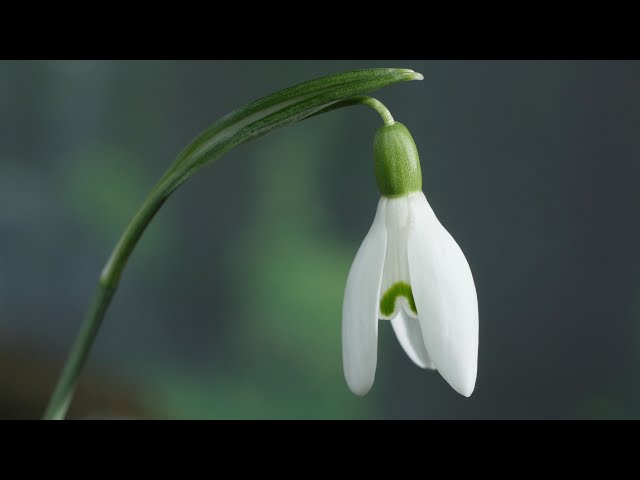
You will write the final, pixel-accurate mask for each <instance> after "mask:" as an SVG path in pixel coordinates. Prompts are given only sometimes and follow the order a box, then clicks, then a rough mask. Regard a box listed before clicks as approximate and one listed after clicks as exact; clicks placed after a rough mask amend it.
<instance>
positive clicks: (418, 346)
mask: <svg viewBox="0 0 640 480" xmlns="http://www.w3.org/2000/svg"><path fill="white" fill-rule="evenodd" d="M391 326H392V327H393V331H394V332H395V333H396V337H398V342H400V345H402V348H404V351H405V352H406V353H407V355H408V356H409V358H410V359H411V360H413V363H415V364H416V365H418V366H419V367H421V368H430V369H431V370H435V368H436V367H435V365H434V364H433V362H432V361H431V359H430V358H429V354H428V353H427V349H426V348H424V340H423V339H422V330H421V329H420V322H419V321H418V319H417V318H412V317H410V316H409V315H407V314H406V313H405V312H404V311H403V310H400V313H398V315H396V317H395V318H394V319H393V320H391Z"/></svg>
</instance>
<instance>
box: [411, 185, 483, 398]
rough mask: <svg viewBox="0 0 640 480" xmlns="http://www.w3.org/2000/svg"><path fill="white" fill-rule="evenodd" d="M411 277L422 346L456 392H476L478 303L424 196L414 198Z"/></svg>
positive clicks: (460, 257) (463, 263)
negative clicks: (422, 341) (422, 340)
mask: <svg viewBox="0 0 640 480" xmlns="http://www.w3.org/2000/svg"><path fill="white" fill-rule="evenodd" d="M411 201H412V227H411V230H410V232H409V240H408V246H409V249H408V254H409V273H410V276H411V285H412V289H413V296H414V298H415V301H416V307H417V309H418V318H419V320H420V326H421V327H422V335H423V338H424V343H425V346H426V348H427V351H428V352H429V356H430V357H431V360H433V363H434V364H435V366H436V368H437V369H438V371H439V372H440V374H441V375H442V376H443V377H444V379H445V380H446V381H447V382H449V385H451V386H452V387H453V388H454V389H455V390H456V391H457V392H458V393H460V394H462V395H464V396H465V397H468V396H469V395H471V393H472V392H473V389H474V387H475V383H476V374H477V369H478V299H477V297H476V288H475V285H474V283H473V277H472V275H471V269H470V268H469V264H468V263H467V260H466V258H465V256H464V254H463V253H462V250H460V247H459V246H458V244H457V243H456V242H455V240H454V239H453V238H452V237H451V235H449V232H447V231H446V230H445V228H444V227H443V226H442V225H441V224H440V222H439V221H438V219H437V218H436V216H435V214H434V213H433V210H431V207H430V206H429V204H428V202H427V199H426V198H425V196H424V194H423V193H422V192H418V193H415V194H412V195H411Z"/></svg>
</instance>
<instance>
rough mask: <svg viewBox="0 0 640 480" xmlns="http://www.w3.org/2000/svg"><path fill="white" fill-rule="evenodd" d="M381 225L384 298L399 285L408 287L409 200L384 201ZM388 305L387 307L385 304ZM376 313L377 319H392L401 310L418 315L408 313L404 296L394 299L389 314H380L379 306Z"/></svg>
mask: <svg viewBox="0 0 640 480" xmlns="http://www.w3.org/2000/svg"><path fill="white" fill-rule="evenodd" d="M384 215H385V219H384V223H385V226H386V228H387V248H386V251H385V257H384V269H383V273H382V285H381V289H380V298H381V299H384V296H385V294H386V293H387V291H388V290H389V289H390V288H392V287H393V286H396V285H397V284H398V283H400V284H406V285H407V286H410V285H411V279H410V277H409V261H408V257H407V237H408V235H409V225H410V222H409V219H410V204H409V198H408V197H406V196H404V197H398V198H390V199H388V200H387V204H386V207H385V212H384ZM387 306H388V305H387ZM380 307H381V308H380V311H379V313H378V315H379V318H380V319H384V320H391V319H392V318H395V317H396V316H397V315H398V312H400V310H402V309H403V308H404V309H405V311H406V312H407V313H408V314H409V315H411V316H413V317H414V318H418V315H417V314H416V313H415V312H413V311H412V310H411V306H410V304H409V300H408V298H407V297H405V296H397V297H395V300H394V302H393V303H392V304H391V309H390V311H389V310H387V311H384V312H383V311H382V310H383V308H382V305H380Z"/></svg>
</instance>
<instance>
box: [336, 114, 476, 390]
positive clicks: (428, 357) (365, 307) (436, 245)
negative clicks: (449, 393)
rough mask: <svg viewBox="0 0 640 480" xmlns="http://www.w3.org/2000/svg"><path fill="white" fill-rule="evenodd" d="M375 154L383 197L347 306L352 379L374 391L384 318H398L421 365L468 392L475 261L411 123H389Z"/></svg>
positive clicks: (400, 332) (472, 371)
mask: <svg viewBox="0 0 640 480" xmlns="http://www.w3.org/2000/svg"><path fill="white" fill-rule="evenodd" d="M374 152H375V167H376V177H377V181H378V186H379V188H380V192H381V194H382V197H381V198H380V201H379V202H378V209H377V211H376V215H375V218H374V220H373V224H372V226H371V228H370V230H369V232H368V233H367V235H366V237H365V239H364V241H363V242H362V245H361V246H360V249H359V250H358V253H357V254H356V257H355V260H354V261H353V265H352V266H351V270H350V272H349V277H348V279H347V285H346V289H345V296H344V304H343V310H342V351H343V364H344V374H345V378H346V380H347V384H348V385H349V388H350V389H351V391H352V392H353V393H355V394H357V395H365V394H366V393H367V392H368V391H369V390H370V389H371V386H372V385H373V380H374V377H375V371H376V363H377V350H378V320H379V319H380V320H390V321H391V325H392V327H393V330H394V332H395V334H396V336H397V338H398V341H399V342H400V344H401V345H402V347H403V348H404V350H405V352H406V353H407V355H408V356H409V358H411V360H413V362H414V363H416V364H417V365H418V366H420V367H422V368H426V369H432V370H438V371H439V372H440V374H441V375H442V376H443V377H444V379H445V380H446V381H447V382H448V383H449V384H450V385H451V386H452V387H453V388H454V389H455V390H456V391H457V392H458V393H460V394H462V395H464V396H465V397H468V396H470V395H471V393H472V392H473V389H474V387H475V382H476V373H477V359H478V301H477V297H476V289H475V285H474V282H473V277H472V275H471V270H470V268H469V264H468V263H467V260H466V258H465V256H464V254H463V253H462V250H461V249H460V247H459V246H458V244H457V243H456V241H455V240H454V239H453V238H452V237H451V235H450V234H449V232H447V230H446V229H445V228H444V227H443V226H442V224H441V223H440V222H439V221H438V218H437V217H436V215H435V213H434V212H433V210H432V209H431V207H430V206H429V203H428V202H427V199H426V197H425V195H424V193H423V192H422V174H421V171H420V160H419V158H418V152H417V149H416V146H415V143H414V141H413V138H412V137H411V134H410V133H409V131H408V130H407V129H406V127H405V126H404V125H402V124H400V123H398V122H394V123H391V124H389V125H385V126H383V127H381V128H380V130H379V131H378V133H377V134H376V139H375V142H374Z"/></svg>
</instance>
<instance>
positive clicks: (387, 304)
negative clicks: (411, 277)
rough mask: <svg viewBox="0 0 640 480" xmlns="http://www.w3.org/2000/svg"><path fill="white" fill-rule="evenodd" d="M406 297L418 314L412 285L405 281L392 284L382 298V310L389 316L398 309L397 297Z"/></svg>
mask: <svg viewBox="0 0 640 480" xmlns="http://www.w3.org/2000/svg"><path fill="white" fill-rule="evenodd" d="M398 297H405V298H406V299H407V301H408V302H409V308H410V309H411V311H412V312H413V313H415V314H416V315H417V314H418V311H417V309H416V301H415V300H414V299H413V292H412V291H411V285H409V284H408V283H405V282H396V283H394V284H393V285H391V286H390V287H389V288H388V289H387V291H386V292H385V293H384V295H383V296H382V298H381V299H380V311H381V312H382V314H383V315H386V316H387V317H389V316H391V314H392V313H393V311H394V310H395V309H396V298H398Z"/></svg>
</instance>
